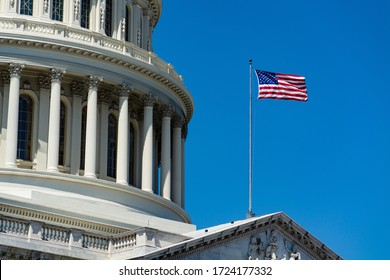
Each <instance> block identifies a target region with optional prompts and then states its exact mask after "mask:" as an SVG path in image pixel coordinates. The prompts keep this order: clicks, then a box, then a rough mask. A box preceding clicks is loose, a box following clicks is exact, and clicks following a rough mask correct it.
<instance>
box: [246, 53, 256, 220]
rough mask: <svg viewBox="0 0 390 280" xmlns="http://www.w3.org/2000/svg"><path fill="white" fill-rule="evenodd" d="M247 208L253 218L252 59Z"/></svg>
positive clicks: (248, 214)
mask: <svg viewBox="0 0 390 280" xmlns="http://www.w3.org/2000/svg"><path fill="white" fill-rule="evenodd" d="M248 175H249V178H248V179H249V180H248V185H249V186H248V187H249V190H248V191H249V207H248V213H247V214H246V217H247V218H251V217H254V216H255V214H254V213H253V212H252V59H249V174H248Z"/></svg>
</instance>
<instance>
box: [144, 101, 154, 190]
mask: <svg viewBox="0 0 390 280" xmlns="http://www.w3.org/2000/svg"><path fill="white" fill-rule="evenodd" d="M154 101H155V98H154V97H153V96H152V95H149V96H147V97H146V98H145V99H144V129H143V132H144V137H143V139H144V143H143V149H142V190H144V191H148V192H153V103H154Z"/></svg>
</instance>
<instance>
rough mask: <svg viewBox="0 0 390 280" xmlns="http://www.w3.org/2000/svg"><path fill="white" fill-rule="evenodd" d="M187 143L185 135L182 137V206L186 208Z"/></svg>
mask: <svg viewBox="0 0 390 280" xmlns="http://www.w3.org/2000/svg"><path fill="white" fill-rule="evenodd" d="M185 143H186V139H185V138H184V136H182V138H181V207H182V208H185V193H186V185H185Z"/></svg>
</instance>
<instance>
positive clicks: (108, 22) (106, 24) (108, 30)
mask: <svg viewBox="0 0 390 280" xmlns="http://www.w3.org/2000/svg"><path fill="white" fill-rule="evenodd" d="M104 31H105V32H106V35H107V36H112V0H106V17H105V22H104Z"/></svg>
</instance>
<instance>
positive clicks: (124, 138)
mask: <svg viewBox="0 0 390 280" xmlns="http://www.w3.org/2000/svg"><path fill="white" fill-rule="evenodd" d="M129 93H130V89H129V88H128V87H127V86H126V85H122V86H121V87H120V89H119V120H118V148H117V155H116V182H117V183H119V184H124V185H128V182H129V179H128V173H129V138H128V137H129Z"/></svg>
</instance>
